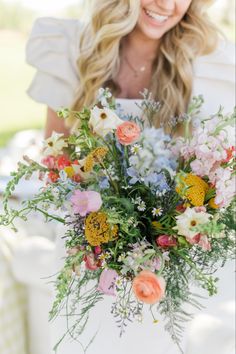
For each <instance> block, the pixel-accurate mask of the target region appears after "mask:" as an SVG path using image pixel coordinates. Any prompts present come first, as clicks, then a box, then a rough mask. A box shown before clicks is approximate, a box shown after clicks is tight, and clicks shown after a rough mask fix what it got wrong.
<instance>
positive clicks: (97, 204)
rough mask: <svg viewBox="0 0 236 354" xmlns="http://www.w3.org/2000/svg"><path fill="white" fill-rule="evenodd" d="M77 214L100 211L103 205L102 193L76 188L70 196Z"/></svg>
mask: <svg viewBox="0 0 236 354" xmlns="http://www.w3.org/2000/svg"><path fill="white" fill-rule="evenodd" d="M70 201H71V202H72V206H73V211H74V213H75V214H80V215H81V216H85V215H86V214H88V213H90V212H94V211H98V210H99V209H100V208H101V205H102V198H101V195H100V194H99V193H97V192H93V191H84V192H81V191H80V190H78V189H77V190H75V191H74V193H73V195H72V196H71V198H70Z"/></svg>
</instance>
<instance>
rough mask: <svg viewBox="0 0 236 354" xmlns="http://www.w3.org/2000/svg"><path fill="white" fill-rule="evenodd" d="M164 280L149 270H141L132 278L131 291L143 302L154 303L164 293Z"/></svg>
mask: <svg viewBox="0 0 236 354" xmlns="http://www.w3.org/2000/svg"><path fill="white" fill-rule="evenodd" d="M165 287H166V283H165V280H164V279H163V278H162V277H160V276H157V275H156V274H155V273H152V272H151V271H149V270H143V271H142V272H140V273H139V274H138V275H137V276H136V277H135V278H134V280H133V292H134V294H135V296H136V297H137V299H138V300H139V301H141V302H144V303H145V304H149V305H152V304H155V303H156V302H158V301H160V300H161V299H162V298H163V297H164V295H165Z"/></svg>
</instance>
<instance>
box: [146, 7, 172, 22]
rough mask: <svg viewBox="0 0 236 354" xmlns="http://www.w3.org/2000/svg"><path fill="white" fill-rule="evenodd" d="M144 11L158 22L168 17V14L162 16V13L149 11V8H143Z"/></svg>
mask: <svg viewBox="0 0 236 354" xmlns="http://www.w3.org/2000/svg"><path fill="white" fill-rule="evenodd" d="M145 12H146V14H147V15H148V16H149V17H151V18H153V19H154V20H156V21H158V22H164V21H166V20H167V19H168V17H169V16H162V15H158V14H157V13H155V12H152V11H149V10H146V9H145Z"/></svg>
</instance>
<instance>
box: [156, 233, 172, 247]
mask: <svg viewBox="0 0 236 354" xmlns="http://www.w3.org/2000/svg"><path fill="white" fill-rule="evenodd" d="M156 243H157V245H158V246H160V247H174V246H176V245H177V241H176V239H175V238H174V237H172V236H170V235H160V236H158V237H157V238H156Z"/></svg>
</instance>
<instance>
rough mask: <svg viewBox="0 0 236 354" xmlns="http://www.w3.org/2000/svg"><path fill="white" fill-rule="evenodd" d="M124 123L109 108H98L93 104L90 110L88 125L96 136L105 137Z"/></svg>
mask: <svg viewBox="0 0 236 354" xmlns="http://www.w3.org/2000/svg"><path fill="white" fill-rule="evenodd" d="M122 123H124V121H123V120H121V119H120V118H119V117H118V116H117V115H116V114H115V113H114V112H113V111H112V110H111V109H109V108H105V107H104V108H103V109H100V108H98V107H97V106H95V107H94V108H93V109H92V110H91V116H90V119H89V125H90V127H91V128H92V130H93V132H94V133H95V134H97V135H98V136H101V137H103V138H104V137H105V136H106V135H107V134H109V133H111V132H113V131H114V130H115V129H116V128H117V127H118V126H119V125H121V124H122Z"/></svg>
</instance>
